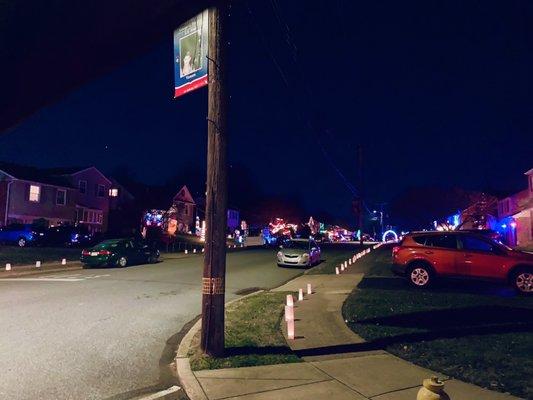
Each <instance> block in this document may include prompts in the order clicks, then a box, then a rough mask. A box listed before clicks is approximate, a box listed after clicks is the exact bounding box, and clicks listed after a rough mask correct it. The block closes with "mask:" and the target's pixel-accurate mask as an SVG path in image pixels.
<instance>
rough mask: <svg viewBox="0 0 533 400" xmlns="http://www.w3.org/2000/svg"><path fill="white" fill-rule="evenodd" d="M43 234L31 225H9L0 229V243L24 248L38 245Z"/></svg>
mask: <svg viewBox="0 0 533 400" xmlns="http://www.w3.org/2000/svg"><path fill="white" fill-rule="evenodd" d="M43 235H44V232H43V230H42V229H40V228H38V227H36V226H34V225H31V224H11V225H8V226H4V227H3V228H0V242H1V243H8V244H16V245H17V246H19V247H25V246H27V245H29V244H39V243H40V240H41V239H42V237H43Z"/></svg>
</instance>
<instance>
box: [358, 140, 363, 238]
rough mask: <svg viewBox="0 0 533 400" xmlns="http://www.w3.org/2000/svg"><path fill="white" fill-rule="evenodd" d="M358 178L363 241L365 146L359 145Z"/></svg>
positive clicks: (360, 226)
mask: <svg viewBox="0 0 533 400" xmlns="http://www.w3.org/2000/svg"><path fill="white" fill-rule="evenodd" d="M357 166H358V168H357V180H358V186H359V200H358V201H359V222H358V225H359V230H360V232H361V234H360V235H361V236H360V237H359V241H360V242H361V244H362V243H363V146H362V145H360V144H358V145H357Z"/></svg>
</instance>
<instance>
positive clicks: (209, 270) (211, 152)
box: [200, 6, 228, 356]
mask: <svg viewBox="0 0 533 400" xmlns="http://www.w3.org/2000/svg"><path fill="white" fill-rule="evenodd" d="M225 18H226V12H225V10H223V9H221V8H220V7H219V6H213V7H211V8H210V9H209V45H208V46H209V47H208V61H209V68H208V81H209V84H208V112H207V193H206V205H205V215H206V234H205V257H204V273H203V279H202V336H201V341H200V346H201V348H202V350H203V351H204V353H206V354H208V355H211V356H221V355H223V354H224V293H225V286H226V284H225V276H226V218H227V197H228V194H227V164H226V148H227V132H226V129H227V124H226V88H225V65H224V61H225V60H224V54H225V50H226V49H225V41H224V36H223V34H224V29H225V26H224V20H225Z"/></svg>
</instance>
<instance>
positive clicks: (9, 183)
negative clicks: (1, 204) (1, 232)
mask: <svg viewBox="0 0 533 400" xmlns="http://www.w3.org/2000/svg"><path fill="white" fill-rule="evenodd" d="M12 183H13V181H9V182H8V183H7V192H6V214H5V216H4V226H6V225H7V217H8V215H9V199H10V194H11V191H10V190H9V189H11V184H12Z"/></svg>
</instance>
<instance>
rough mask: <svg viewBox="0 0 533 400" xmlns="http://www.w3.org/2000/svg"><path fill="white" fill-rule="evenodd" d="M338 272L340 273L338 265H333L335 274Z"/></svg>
mask: <svg viewBox="0 0 533 400" xmlns="http://www.w3.org/2000/svg"><path fill="white" fill-rule="evenodd" d="M339 274H340V271H339V267H335V275H339Z"/></svg>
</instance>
